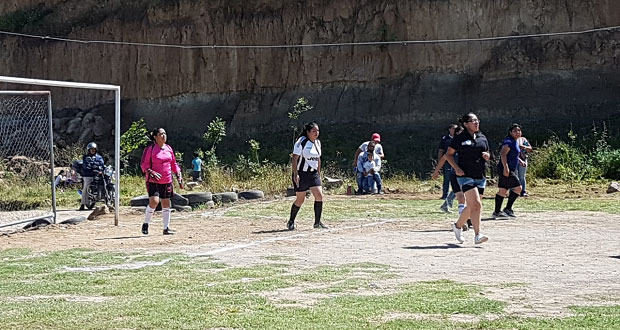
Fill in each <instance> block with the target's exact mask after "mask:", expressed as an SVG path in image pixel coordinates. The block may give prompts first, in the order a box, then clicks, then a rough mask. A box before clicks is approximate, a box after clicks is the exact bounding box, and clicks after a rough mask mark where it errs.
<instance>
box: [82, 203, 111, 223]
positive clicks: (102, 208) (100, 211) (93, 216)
mask: <svg viewBox="0 0 620 330" xmlns="http://www.w3.org/2000/svg"><path fill="white" fill-rule="evenodd" d="M107 213H110V210H109V209H108V207H107V206H106V205H99V206H96V207H95V209H94V210H93V211H92V212H91V213H90V214H89V215H88V218H87V219H88V220H97V217H99V216H102V215H104V214H107Z"/></svg>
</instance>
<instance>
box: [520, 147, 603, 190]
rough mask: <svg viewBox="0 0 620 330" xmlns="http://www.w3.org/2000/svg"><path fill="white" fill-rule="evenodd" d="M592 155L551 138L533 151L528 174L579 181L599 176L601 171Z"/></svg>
mask: <svg viewBox="0 0 620 330" xmlns="http://www.w3.org/2000/svg"><path fill="white" fill-rule="evenodd" d="M594 163H595V162H594V161H593V159H592V157H590V156H588V155H586V154H585V153H584V152H582V151H581V150H579V148H577V147H575V146H574V145H572V144H568V143H566V142H563V141H559V140H558V139H557V138H553V139H551V140H549V141H547V142H546V143H545V144H544V145H543V146H542V147H541V148H539V149H538V150H536V152H534V153H533V155H532V157H531V159H530V162H529V167H530V168H529V170H528V174H529V175H532V176H534V177H537V178H550V179H560V180H572V181H580V180H584V179H596V178H599V177H600V176H601V175H602V174H603V171H602V170H601V169H599V168H597V167H596V166H595V164H594Z"/></svg>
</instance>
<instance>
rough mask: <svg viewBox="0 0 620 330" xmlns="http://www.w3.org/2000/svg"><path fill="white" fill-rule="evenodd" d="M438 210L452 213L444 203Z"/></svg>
mask: <svg viewBox="0 0 620 330" xmlns="http://www.w3.org/2000/svg"><path fill="white" fill-rule="evenodd" d="M439 209H440V210H441V211H443V212H445V213H452V211H450V209H449V208H448V204H446V203H445V202H444V203H443V204H441V206H440V207H439Z"/></svg>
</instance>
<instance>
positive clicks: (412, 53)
mask: <svg viewBox="0 0 620 330" xmlns="http://www.w3.org/2000/svg"><path fill="white" fill-rule="evenodd" d="M0 11H1V13H2V14H1V16H0V27H2V29H12V30H13V31H17V32H25V33H35V34H41V35H54V36H65V37H70V38H75V39H89V40H116V41H131V42H146V43H169V44H184V45H199V44H207V45H213V44H215V45H274V44H310V43H334V42H354V41H393V40H434V39H455V38H476V37H491V36H506V35H513V34H530V33H546V32H554V31H571V30H584V29H591V28H596V27H605V26H615V25H620V14H619V13H620V2H618V1H615V0H591V1H566V0H497V1H485V0H413V1H412V0H378V1H368V0H353V1H335V0H331V1H330V0H300V1H273V0H249V1H241V0H213V1H198V0H177V1H172V0H158V1H148V0H132V1H127V0H124V1H121V0H106V1H101V0H54V1H49V0H48V1H45V2H43V1H40V0H28V1H23V0H20V1H17V0H7V1H4V2H3V3H1V4H0ZM24 16H26V17H29V19H19V18H20V17H24ZM0 43H1V44H2V48H1V49H0V69H1V70H0V71H1V72H2V74H3V75H11V76H22V77H33V78H45V79H58V80H73V81H85V82H100V83H110V84H119V85H121V86H122V93H123V99H124V110H123V111H124V112H125V115H124V121H125V122H126V123H127V124H128V121H131V120H135V119H137V118H139V117H141V116H145V117H146V119H147V123H149V125H150V126H153V125H165V126H166V127H167V128H168V130H169V131H172V132H175V131H176V132H178V133H179V134H185V135H186V136H187V137H188V138H191V136H200V134H201V133H202V132H203V131H204V129H205V127H206V125H207V123H208V122H209V121H210V120H211V119H212V118H213V117H214V116H219V117H222V118H224V119H225V120H227V122H228V123H229V125H230V127H229V132H231V133H232V134H236V135H238V136H240V137H241V138H247V137H255V138H256V137H257V134H261V132H264V131H281V130H285V129H286V128H287V127H288V125H289V123H288V118H287V116H286V112H287V111H290V109H291V107H292V105H293V104H294V102H295V100H296V98H297V97H300V96H305V97H307V98H309V99H310V101H311V103H312V104H313V105H314V106H315V110H314V111H313V112H312V113H311V114H307V115H305V116H306V117H302V119H315V120H316V121H318V122H320V123H321V124H323V125H324V126H327V127H330V128H331V130H329V132H330V133H331V134H332V135H333V136H334V137H335V136H348V137H349V140H351V135H353V136H354V137H355V139H354V140H355V141H351V145H353V144H356V143H357V142H358V141H357V138H365V137H366V136H369V135H370V133H371V132H372V131H375V130H377V131H383V132H384V133H385V135H386V137H387V138H388V139H389V138H392V139H393V140H396V139H397V138H398V139H399V140H400V139H401V138H402V137H403V136H406V137H408V138H410V139H412V140H418V141H426V140H427V139H431V138H435V137H436V136H437V135H438V134H441V133H442V129H443V127H444V126H445V125H446V124H447V123H448V122H450V121H454V119H455V118H456V117H457V116H458V115H459V114H462V113H463V112H465V111H468V110H473V111H476V112H478V113H479V116H480V117H481V118H482V119H483V120H485V123H484V124H483V128H484V129H487V130H490V131H492V132H496V135H499V134H501V133H503V129H504V127H505V126H506V125H507V123H509V122H511V121H514V120H517V121H520V122H523V123H525V124H526V127H528V126H527V125H529V129H530V131H532V132H534V131H541V132H542V130H543V129H547V128H550V127H551V128H556V127H559V128H561V127H566V126H568V122H569V121H570V118H571V117H580V116H588V118H589V119H591V120H597V119H601V120H602V119H610V118H612V117H613V116H617V115H618V112H619V111H618V110H619V109H620V93H618V91H619V90H620V75H618V73H619V71H620V70H619V69H620V31H619V30H615V31H605V32H596V33H590V34H583V35H577V36H564V37H543V38H531V39H520V40H512V41H489V42H469V43H449V44H448V43H443V44H426V45H411V44H407V45H405V44H398V45H390V46H355V47H351V46H341V47H319V48H303V49H302V48H283V49H219V48H204V49H198V50H181V49H166V48H159V47H135V46H119V45H101V44H76V43H65V42H56V41H49V40H41V39H23V38H15V37H9V36H0ZM53 92H54V94H53V95H54V100H55V103H56V104H55V105H56V107H82V108H88V107H92V106H96V105H100V104H103V103H106V102H108V101H110V100H111V98H112V95H109V94H106V93H101V92H89V91H75V90H72V91H66V90H53ZM591 120H589V121H590V122H591ZM485 125H486V126H485ZM342 127H346V128H347V130H346V132H344V131H341V130H340V129H341V128H342ZM350 128H352V130H351V129H350ZM500 128H501V129H500ZM323 131H325V130H323ZM326 133H327V131H326ZM324 134H325V133H324ZM258 139H259V140H260V137H258ZM349 147H350V146H348V145H346V147H345V146H344V145H343V147H342V149H343V150H344V149H346V148H349ZM414 148H415V147H414ZM418 148H421V149H420V150H425V151H426V150H428V148H427V147H423V146H418ZM424 148H426V149H424ZM433 149H434V143H433ZM347 152H348V151H347Z"/></svg>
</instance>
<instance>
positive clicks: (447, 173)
mask: <svg viewBox="0 0 620 330" xmlns="http://www.w3.org/2000/svg"><path fill="white" fill-rule="evenodd" d="M453 175H454V170H453V169H452V166H450V165H444V166H443V187H442V192H441V199H445V198H446V197H448V192H449V191H450V178H451V177H452V176H453ZM452 195H453V196H452V199H454V193H452Z"/></svg>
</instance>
